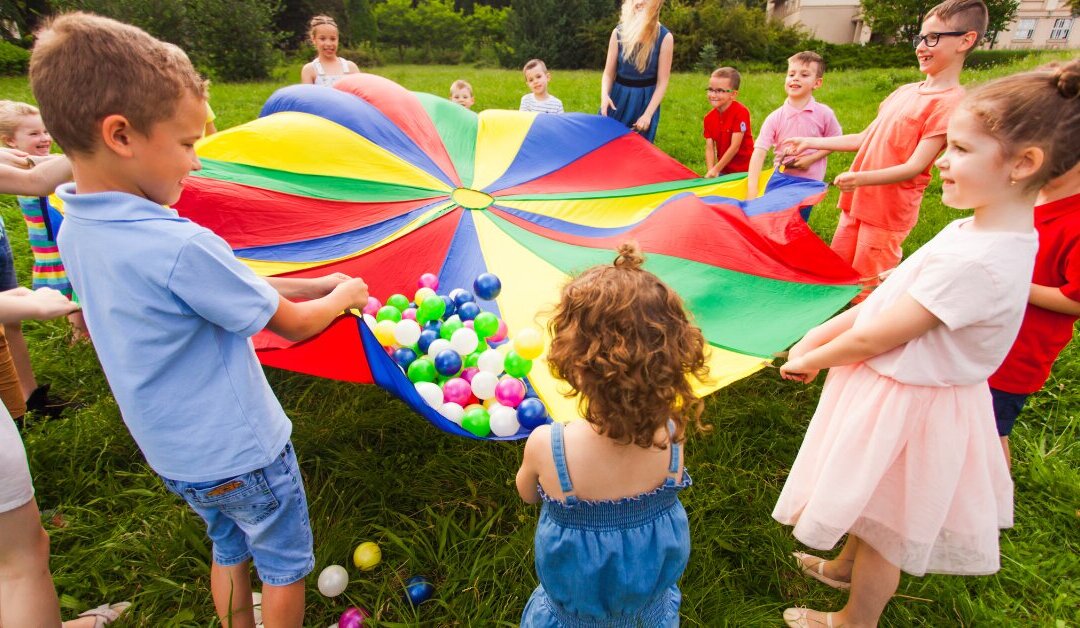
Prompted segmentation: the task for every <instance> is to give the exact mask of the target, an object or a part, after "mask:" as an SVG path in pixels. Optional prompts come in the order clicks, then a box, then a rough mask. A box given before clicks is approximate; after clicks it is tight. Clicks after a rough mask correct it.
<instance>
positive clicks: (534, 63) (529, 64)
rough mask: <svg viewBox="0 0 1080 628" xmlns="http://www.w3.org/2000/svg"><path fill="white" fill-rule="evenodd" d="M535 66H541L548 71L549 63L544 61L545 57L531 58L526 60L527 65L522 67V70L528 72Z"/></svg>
mask: <svg viewBox="0 0 1080 628" xmlns="http://www.w3.org/2000/svg"><path fill="white" fill-rule="evenodd" d="M535 67H539V68H540V69H541V70H543V71H544V72H547V71H548V69H547V64H546V63H544V60H543V59H529V60H528V61H526V62H525V67H523V68H521V71H522V72H528V71H529V70H531V69H533V68H535Z"/></svg>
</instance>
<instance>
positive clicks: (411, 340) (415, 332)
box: [394, 319, 420, 347]
mask: <svg viewBox="0 0 1080 628" xmlns="http://www.w3.org/2000/svg"><path fill="white" fill-rule="evenodd" d="M394 340H397V343H398V344H399V345H403V346H406V347H408V346H410V345H414V344H416V342H417V341H418V340H420V324H419V323H417V322H416V321H410V320H408V319H404V320H400V321H398V322H397V324H396V325H394Z"/></svg>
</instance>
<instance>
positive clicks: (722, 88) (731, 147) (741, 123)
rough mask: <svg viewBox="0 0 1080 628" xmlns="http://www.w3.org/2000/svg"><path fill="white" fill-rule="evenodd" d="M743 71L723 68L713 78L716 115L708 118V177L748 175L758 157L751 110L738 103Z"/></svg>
mask: <svg viewBox="0 0 1080 628" xmlns="http://www.w3.org/2000/svg"><path fill="white" fill-rule="evenodd" d="M739 81H740V77H739V71H738V70H736V69H735V68H720V69H718V70H716V71H715V72H713V73H712V76H711V77H709V87H708V88H707V89H706V90H705V91H706V93H707V94H708V95H709V104H710V105H712V107H713V108H712V111H710V112H709V113H707V114H705V134H704V135H705V168H706V170H707V172H706V173H705V176H706V177H715V176H718V175H721V174H731V173H733V172H746V171H747V170H748V169H749V168H750V156H751V155H753V154H754V137H753V135H752V134H751V132H750V110H749V109H747V108H746V107H745V106H744V105H743V104H742V103H741V102H739V101H737V100H735V99H736V98H737V97H738V95H739Z"/></svg>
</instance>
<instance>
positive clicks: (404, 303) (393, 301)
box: [386, 294, 409, 312]
mask: <svg viewBox="0 0 1080 628" xmlns="http://www.w3.org/2000/svg"><path fill="white" fill-rule="evenodd" d="M386 304H387V305H391V306H393V307H394V308H396V309H397V311H399V312H404V311H405V310H407V309H409V297H407V296H405V295H404V294H392V295H390V298H389V299H387V300H386Z"/></svg>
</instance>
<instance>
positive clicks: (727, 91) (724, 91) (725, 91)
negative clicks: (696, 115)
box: [705, 87, 736, 94]
mask: <svg viewBox="0 0 1080 628" xmlns="http://www.w3.org/2000/svg"><path fill="white" fill-rule="evenodd" d="M735 91H736V90H734V89H721V88H719V87H706V88H705V93H707V94H734V93H735Z"/></svg>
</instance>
